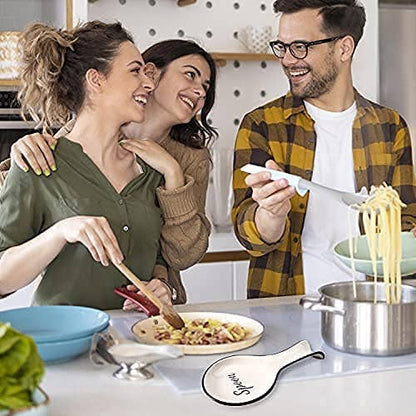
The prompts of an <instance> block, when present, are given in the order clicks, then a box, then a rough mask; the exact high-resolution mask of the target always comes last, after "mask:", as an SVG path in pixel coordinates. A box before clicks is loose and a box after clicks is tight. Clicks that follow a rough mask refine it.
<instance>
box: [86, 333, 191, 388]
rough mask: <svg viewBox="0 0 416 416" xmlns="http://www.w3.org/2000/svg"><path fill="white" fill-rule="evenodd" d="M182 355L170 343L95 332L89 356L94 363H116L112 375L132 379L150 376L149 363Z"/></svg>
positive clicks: (122, 378)
mask: <svg viewBox="0 0 416 416" xmlns="http://www.w3.org/2000/svg"><path fill="white" fill-rule="evenodd" d="M182 356H183V353H182V352H181V351H180V350H179V349H178V348H176V347H174V346H171V345H166V346H165V345H161V346H153V345H152V346H150V345H142V344H139V343H137V342H133V341H128V340H120V339H119V338H114V337H113V335H112V334H111V333H109V332H105V333H97V334H95V335H94V337H93V342H92V346H91V351H90V358H91V361H92V362H93V363H94V364H97V365H103V364H105V363H107V364H112V365H116V366H118V367H119V368H118V369H117V370H116V371H115V372H114V373H113V376H114V377H115V378H117V379H121V380H132V381H135V380H140V379H149V378H152V377H153V376H154V374H153V373H152V372H151V371H150V370H149V368H148V367H149V366H150V364H152V363H154V362H156V361H160V360H166V359H172V358H179V357H182Z"/></svg>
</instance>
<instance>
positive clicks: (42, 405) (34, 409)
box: [0, 388, 49, 416]
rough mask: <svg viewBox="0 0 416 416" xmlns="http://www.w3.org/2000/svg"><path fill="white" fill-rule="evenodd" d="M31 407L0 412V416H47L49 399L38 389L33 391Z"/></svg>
mask: <svg viewBox="0 0 416 416" xmlns="http://www.w3.org/2000/svg"><path fill="white" fill-rule="evenodd" d="M32 400H33V403H34V404H33V405H32V406H29V407H25V408H22V409H19V410H13V411H12V412H11V411H9V410H0V416H9V415H14V416H47V415H48V414H49V397H48V395H47V394H46V393H45V392H44V391H43V390H42V389H40V388H37V389H35V391H34V392H33V395H32Z"/></svg>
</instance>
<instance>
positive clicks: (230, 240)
mask: <svg viewBox="0 0 416 416" xmlns="http://www.w3.org/2000/svg"><path fill="white" fill-rule="evenodd" d="M243 250H245V248H244V247H243V246H242V245H241V244H240V243H239V242H238V240H237V238H236V236H235V234H234V231H233V230H230V231H229V232H217V231H214V230H213V231H212V233H211V235H210V237H209V247H208V253H215V252H221V251H243Z"/></svg>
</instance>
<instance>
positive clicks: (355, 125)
mask: <svg viewBox="0 0 416 416" xmlns="http://www.w3.org/2000/svg"><path fill="white" fill-rule="evenodd" d="M273 6H274V10H275V12H277V13H281V18H280V27H279V34H278V37H277V40H275V41H273V42H271V43H270V46H271V48H272V49H273V52H274V53H275V55H276V56H277V57H278V58H279V60H280V63H281V65H282V67H283V70H284V73H285V74H286V76H287V78H288V80H289V84H290V92H288V93H287V94H286V95H285V96H283V97H280V98H278V99H277V100H274V101H272V102H270V103H267V104H265V105H263V106H262V107H259V108H257V109H255V110H253V111H251V112H250V113H249V114H247V115H246V116H245V117H244V119H243V121H242V124H241V126H240V129H239V132H238V135H237V139H236V144H235V171H234V179H233V186H234V196H235V203H234V209H233V221H234V225H235V232H236V235H237V237H238V239H239V241H240V242H241V243H242V244H243V245H244V247H245V248H246V249H247V250H248V252H249V254H250V270H249V279H248V292H247V294H248V297H249V298H250V297H263V296H277V295H291V294H302V293H305V292H306V293H310V292H314V291H315V290H316V289H318V288H319V287H320V286H321V285H323V284H325V283H329V282H332V281H342V280H350V279H351V271H350V270H348V269H346V268H343V267H342V265H340V264H338V263H337V261H336V260H335V257H334V255H333V252H332V248H333V246H334V245H335V244H336V243H337V242H339V241H341V240H344V239H346V238H348V236H349V226H348V215H349V211H348V207H347V206H346V205H343V204H341V203H339V202H337V201H333V200H331V199H330V198H323V197H322V196H320V195H319V194H318V195H317V194H315V193H313V192H311V193H309V194H307V195H306V196H304V197H301V196H300V195H298V194H296V192H295V190H294V189H293V187H291V186H288V182H287V181H286V180H285V179H280V180H277V181H271V180H270V174H269V173H256V174H251V175H248V176H247V175H246V174H244V173H243V172H242V171H241V170H240V168H241V167H242V166H244V165H245V164H247V163H252V164H255V165H261V166H266V167H267V168H271V169H277V170H283V171H285V172H288V173H291V174H295V175H299V176H301V177H303V178H305V179H308V180H312V181H315V182H317V183H320V184H322V185H325V186H328V187H331V188H335V189H339V190H342V191H348V192H357V191H359V190H360V189H361V188H362V187H363V186H365V187H367V189H369V188H370V187H371V185H376V186H377V185H380V184H381V183H383V182H386V183H388V184H390V185H392V186H393V187H394V188H395V189H396V190H397V191H398V192H399V194H400V197H401V199H402V201H403V202H404V203H406V204H407V207H406V208H405V209H403V211H402V227H403V229H404V230H409V229H411V228H412V223H413V222H414V221H415V220H416V193H415V189H416V188H415V185H416V182H415V178H414V174H413V167H412V156H411V155H412V152H411V144H410V137H409V132H408V129H407V126H406V123H405V121H404V120H403V119H402V118H401V117H400V115H399V114H398V113H397V112H395V111H393V110H389V109H387V108H384V107H381V106H380V105H378V104H375V103H372V102H370V101H368V100H367V99H365V98H364V97H362V96H361V95H360V94H359V93H358V92H357V90H355V89H354V86H353V83H352V75H351V61H352V59H353V54H354V51H355V49H356V47H357V44H358V42H359V40H360V38H361V36H362V34H363V29H364V24H365V11H364V8H363V7H362V6H361V5H360V4H358V3H357V2H356V0H332V1H331V0H277V1H275V2H274V4H273ZM353 222H355V223H354V224H353V225H352V228H353V230H352V232H353V233H354V235H356V234H358V233H359V226H358V221H353Z"/></svg>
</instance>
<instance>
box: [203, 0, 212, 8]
mask: <svg viewBox="0 0 416 416" xmlns="http://www.w3.org/2000/svg"><path fill="white" fill-rule="evenodd" d="M205 7H206V8H207V9H210V8H211V7H212V3H211V2H210V1H207V2H206V3H205Z"/></svg>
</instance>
